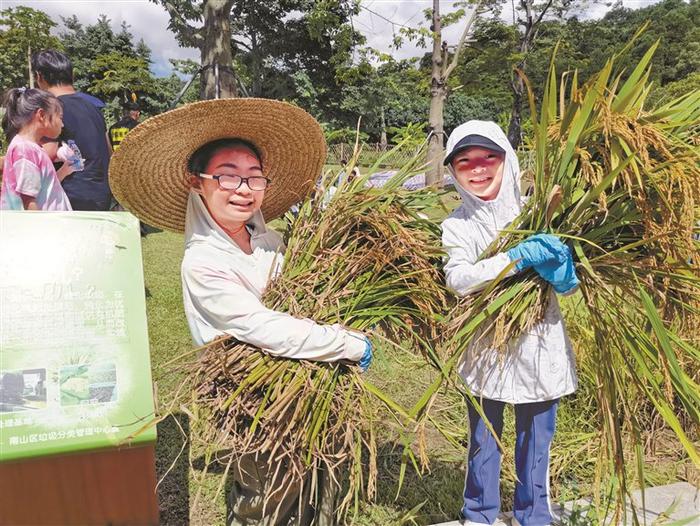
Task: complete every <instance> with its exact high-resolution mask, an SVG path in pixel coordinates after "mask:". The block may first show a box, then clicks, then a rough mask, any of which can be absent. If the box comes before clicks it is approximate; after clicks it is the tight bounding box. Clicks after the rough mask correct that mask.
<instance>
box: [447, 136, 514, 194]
mask: <svg viewBox="0 0 700 526" xmlns="http://www.w3.org/2000/svg"><path fill="white" fill-rule="evenodd" d="M504 160H505V154H503V153H500V152H495V151H493V150H489V149H487V148H482V147H481V146H471V147H469V148H467V149H465V150H462V151H461V152H459V153H458V154H457V155H455V156H454V158H453V159H452V170H453V172H454V175H455V179H457V182H458V183H459V184H460V185H462V188H464V189H465V190H467V191H468V192H470V193H472V194H474V195H475V196H476V197H478V198H480V199H483V200H484V201H491V200H492V199H496V197H497V196H498V191H499V190H500V189H501V182H502V181H503V165H504V162H503V161H504Z"/></svg>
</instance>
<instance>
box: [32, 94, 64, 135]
mask: <svg viewBox="0 0 700 526" xmlns="http://www.w3.org/2000/svg"><path fill="white" fill-rule="evenodd" d="M37 117H38V118H39V126H40V128H41V131H42V135H44V136H46V137H49V138H50V139H55V138H56V137H58V136H59V135H60V134H61V129H62V128H63V106H61V104H60V103H59V102H56V103H55V104H54V105H53V106H52V107H51V110H49V111H44V110H42V109H39V110H37Z"/></svg>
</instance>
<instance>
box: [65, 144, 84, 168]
mask: <svg viewBox="0 0 700 526" xmlns="http://www.w3.org/2000/svg"><path fill="white" fill-rule="evenodd" d="M66 144H67V145H68V148H70V152H66V153H67V154H68V155H67V156H66V162H67V163H68V164H69V165H70V166H72V167H73V170H75V171H76V172H80V171H82V170H84V169H85V162H84V161H85V159H83V156H82V155H81V153H80V148H78V145H77V144H75V141H73V140H71V139H69V140H67V141H66Z"/></svg>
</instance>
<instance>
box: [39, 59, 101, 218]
mask: <svg viewBox="0 0 700 526" xmlns="http://www.w3.org/2000/svg"><path fill="white" fill-rule="evenodd" d="M32 71H33V73H34V79H35V82H36V85H37V87H39V88H41V89H43V90H46V91H48V92H50V93H53V94H54V95H56V96H57V97H58V100H59V101H60V102H61V105H62V106H63V128H64V132H65V134H66V135H67V136H69V137H71V138H73V140H74V141H75V142H76V144H77V145H78V148H79V149H80V152H81V154H82V157H83V158H84V159H85V169H84V170H82V171H79V172H73V174H72V175H69V176H68V177H66V178H65V179H64V180H63V183H62V184H63V189H64V190H65V192H66V194H67V195H68V199H69V200H70V203H71V206H72V207H73V210H100V211H106V210H109V207H110V204H111V201H112V193H111V191H110V189H109V182H108V179H107V173H108V172H107V170H108V166H109V157H110V154H111V151H110V145H109V142H108V140H107V127H106V125H105V121H104V117H103V116H102V114H101V113H100V111H99V110H98V109H97V108H96V107H95V104H94V103H91V102H89V101H88V99H86V98H85V97H84V96H83V94H81V93H79V92H77V91H76V90H75V88H74V87H73V65H72V64H71V61H70V59H69V58H68V57H67V56H66V55H64V54H63V53H61V52H59V51H56V50H54V49H48V50H45V51H40V52H38V53H35V54H34V55H33V56H32Z"/></svg>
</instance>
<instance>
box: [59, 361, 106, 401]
mask: <svg viewBox="0 0 700 526" xmlns="http://www.w3.org/2000/svg"><path fill="white" fill-rule="evenodd" d="M60 393H61V405H62V406H71V405H84V404H102V403H107V402H114V401H115V400H116V399H117V369H116V366H115V364H114V363H111V362H108V363H97V364H81V365H67V366H65V367H61V373H60Z"/></svg>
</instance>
